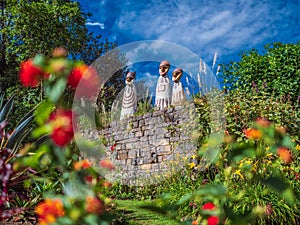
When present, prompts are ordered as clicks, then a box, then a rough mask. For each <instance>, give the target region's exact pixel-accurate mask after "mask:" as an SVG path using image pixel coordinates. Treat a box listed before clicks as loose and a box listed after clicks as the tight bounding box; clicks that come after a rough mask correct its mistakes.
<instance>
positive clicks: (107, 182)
mask: <svg viewBox="0 0 300 225" xmlns="http://www.w3.org/2000/svg"><path fill="white" fill-rule="evenodd" d="M102 185H103V187H111V185H112V184H111V183H110V182H109V181H104V182H103V184H102Z"/></svg>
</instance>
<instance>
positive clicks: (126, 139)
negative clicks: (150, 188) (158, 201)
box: [89, 104, 195, 185]
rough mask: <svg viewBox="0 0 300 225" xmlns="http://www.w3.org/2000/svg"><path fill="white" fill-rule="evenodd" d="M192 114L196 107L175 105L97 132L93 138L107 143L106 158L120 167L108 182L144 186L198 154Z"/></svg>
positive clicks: (178, 167) (122, 121)
mask: <svg viewBox="0 0 300 225" xmlns="http://www.w3.org/2000/svg"><path fill="white" fill-rule="evenodd" d="M193 112H194V105H193V104H190V105H185V106H176V107H171V108H168V109H166V110H159V111H154V112H151V113H146V114H144V115H142V116H132V117H129V118H127V119H124V120H121V121H114V122H112V123H111V124H110V125H109V126H108V127H107V128H105V129H103V130H100V131H98V134H97V135H93V137H94V138H93V139H96V138H100V140H104V141H103V142H104V144H105V146H104V148H105V151H106V157H107V158H109V159H110V160H112V161H113V163H114V165H115V166H116V168H117V169H116V170H115V171H114V172H113V173H111V174H109V175H108V177H109V179H113V180H114V181H118V182H120V183H123V184H129V185H142V184H144V183H145V182H150V183H153V182H157V181H159V179H160V178H163V177H164V175H167V174H170V172H171V171H170V170H171V169H172V168H173V169H174V167H176V169H180V168H182V166H184V159H185V158H188V157H189V156H191V155H192V154H194V152H195V146H194V144H193V143H192V142H191V138H190V135H191V132H193V129H192V128H193V127H195V126H194V125H193V121H194V120H193ZM89 138H91V136H90V137H89ZM112 146H113V147H112ZM173 171H174V170H173Z"/></svg>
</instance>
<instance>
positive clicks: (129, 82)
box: [120, 72, 137, 120]
mask: <svg viewBox="0 0 300 225" xmlns="http://www.w3.org/2000/svg"><path fill="white" fill-rule="evenodd" d="M134 78H135V72H128V73H127V75H126V81H125V82H126V86H125V90H124V94H123V100H122V109H121V117H120V119H121V120H122V119H125V118H126V117H129V116H132V115H133V113H134V112H135V110H136V107H137V97H136V88H135V85H134Z"/></svg>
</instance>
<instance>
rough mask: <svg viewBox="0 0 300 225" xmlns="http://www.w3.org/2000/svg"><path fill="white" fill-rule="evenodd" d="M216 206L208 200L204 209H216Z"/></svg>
mask: <svg viewBox="0 0 300 225" xmlns="http://www.w3.org/2000/svg"><path fill="white" fill-rule="evenodd" d="M215 208H216V206H215V204H214V203H212V202H207V203H205V204H204V205H203V206H202V210H214V209H215Z"/></svg>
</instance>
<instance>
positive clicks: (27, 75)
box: [19, 59, 49, 87]
mask: <svg viewBox="0 0 300 225" xmlns="http://www.w3.org/2000/svg"><path fill="white" fill-rule="evenodd" d="M19 76H20V80H21V83H22V84H23V86H24V87H36V86H37V85H38V83H39V81H40V80H41V79H42V78H48V77H49V74H47V73H45V72H43V71H42V69H41V68H39V67H38V66H36V65H34V63H33V61H32V60H31V59H29V60H27V61H24V62H22V63H21V67H20V71H19Z"/></svg>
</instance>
